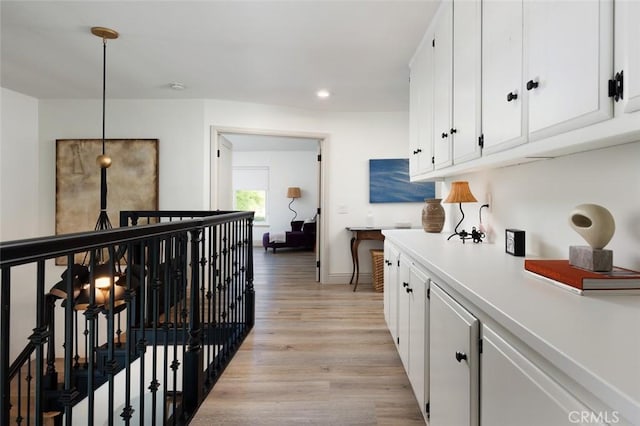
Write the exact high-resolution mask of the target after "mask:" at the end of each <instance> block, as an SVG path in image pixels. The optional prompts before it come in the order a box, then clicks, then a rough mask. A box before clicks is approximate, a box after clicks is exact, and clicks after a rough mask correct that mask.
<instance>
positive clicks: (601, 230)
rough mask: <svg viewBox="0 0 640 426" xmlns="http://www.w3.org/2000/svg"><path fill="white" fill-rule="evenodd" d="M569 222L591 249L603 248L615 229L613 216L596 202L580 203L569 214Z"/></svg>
mask: <svg viewBox="0 0 640 426" xmlns="http://www.w3.org/2000/svg"><path fill="white" fill-rule="evenodd" d="M569 224H570V225H571V228H573V230H574V231H576V232H577V233H578V234H580V236H581V237H582V238H584V240H585V241H586V242H587V243H588V244H589V245H590V246H591V248H592V249H603V248H604V247H605V246H606V245H607V244H608V243H609V241H611V238H612V237H613V234H614V232H615V230H616V224H615V221H614V220H613V216H612V215H611V213H610V212H609V210H607V209H606V208H604V207H602V206H599V205H597V204H580V205H579V206H576V207H575V208H574V209H573V211H572V212H571V214H570V215H569Z"/></svg>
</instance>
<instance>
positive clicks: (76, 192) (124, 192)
mask: <svg viewBox="0 0 640 426" xmlns="http://www.w3.org/2000/svg"><path fill="white" fill-rule="evenodd" d="M105 152H106V154H107V155H108V156H110V157H111V159H112V165H111V167H109V168H108V169H107V214H108V215H109V219H110V220H111V223H112V224H113V227H115V228H117V227H118V226H119V222H120V211H121V210H157V209H158V140H157V139H107V140H106V141H105ZM101 153H102V139H58V140H56V235H61V234H68V233H73V232H83V231H92V230H93V229H94V228H95V225H96V221H97V219H98V215H99V213H100V167H99V166H98V165H97V164H96V157H97V156H98V155H100V154H101ZM76 261H78V262H81V261H82V259H76ZM56 263H58V264H60V263H59V262H56ZM65 263H66V260H65V261H64V262H63V263H62V264H65Z"/></svg>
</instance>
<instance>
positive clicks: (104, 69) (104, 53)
mask: <svg viewBox="0 0 640 426" xmlns="http://www.w3.org/2000/svg"><path fill="white" fill-rule="evenodd" d="M106 94H107V39H106V38H103V39H102V155H104V154H105V146H104V145H105V139H104V135H105V105H106V101H105V99H106Z"/></svg>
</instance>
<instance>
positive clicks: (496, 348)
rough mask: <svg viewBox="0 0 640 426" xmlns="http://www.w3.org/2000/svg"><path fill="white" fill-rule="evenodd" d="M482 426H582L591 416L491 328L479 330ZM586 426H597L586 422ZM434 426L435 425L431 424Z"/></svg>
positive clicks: (580, 404) (591, 420)
mask: <svg viewBox="0 0 640 426" xmlns="http://www.w3.org/2000/svg"><path fill="white" fill-rule="evenodd" d="M482 339H483V344H482V371H481V378H482V379H481V383H482V385H481V390H480V393H481V395H482V398H481V401H482V406H481V408H480V413H481V416H482V418H481V422H480V423H481V424H483V425H519V426H538V425H566V424H584V423H582V421H580V419H581V418H582V417H580V415H581V414H582V413H591V412H592V411H593V410H589V409H588V408H587V407H586V406H584V405H583V404H582V403H580V402H579V401H578V400H577V399H575V398H574V397H573V396H571V395H570V394H569V393H568V392H567V391H565V390H564V388H562V387H561V386H560V385H558V384H557V383H556V381H554V380H553V379H551V378H550V377H549V376H547V375H546V374H545V373H544V372H543V371H541V370H540V369H539V368H538V367H536V366H535V365H534V364H532V363H531V362H530V361H529V360H528V359H526V358H525V357H524V356H523V355H522V354H521V353H520V352H518V351H517V350H516V349H515V348H514V347H513V346H511V345H510V344H509V343H507V341H505V340H504V339H503V338H502V337H500V336H499V335H498V334H497V333H496V332H494V331H493V330H492V329H491V328H490V327H488V326H486V325H483V326H482ZM587 420H589V424H603V423H599V422H597V421H596V420H593V418H588V419H587ZM434 424H435V423H434Z"/></svg>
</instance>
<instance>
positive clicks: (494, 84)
mask: <svg viewBox="0 0 640 426" xmlns="http://www.w3.org/2000/svg"><path fill="white" fill-rule="evenodd" d="M522 56H523V55H522V2H518V1H513V2H505V1H496V0H489V1H484V2H483V3H482V134H483V135H484V148H483V150H482V151H483V154H491V153H492V152H497V151H501V150H503V149H506V148H511V147H513V146H516V145H519V144H522V143H524V142H526V127H525V120H523V118H524V117H525V115H524V110H523V107H524V105H525V103H526V97H527V92H526V91H523V88H524V85H523V80H522V79H523V76H522Z"/></svg>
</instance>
